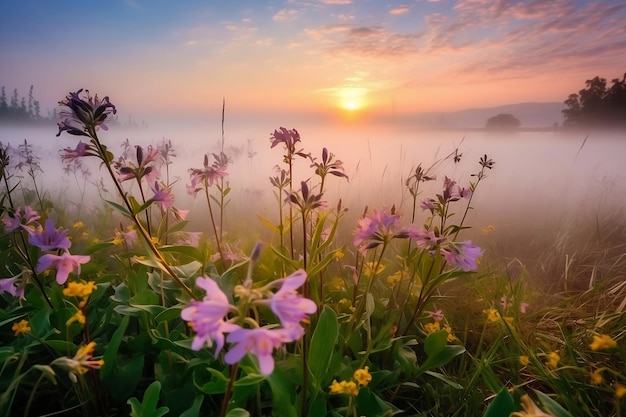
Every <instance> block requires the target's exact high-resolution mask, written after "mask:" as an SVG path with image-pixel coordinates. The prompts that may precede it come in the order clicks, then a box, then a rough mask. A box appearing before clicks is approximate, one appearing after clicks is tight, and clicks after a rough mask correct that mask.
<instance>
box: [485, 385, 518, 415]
mask: <svg viewBox="0 0 626 417" xmlns="http://www.w3.org/2000/svg"><path fill="white" fill-rule="evenodd" d="M514 411H516V408H515V404H514V403H513V397H512V396H511V394H510V393H509V390H507V389H506V387H503V388H502V389H501V390H500V392H498V395H496V397H495V398H494V399H493V401H491V403H490V404H489V407H487V411H486V412H485V415H484V416H483V417H502V416H508V415H510V414H511V413H513V412H514Z"/></svg>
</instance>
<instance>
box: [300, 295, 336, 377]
mask: <svg viewBox="0 0 626 417" xmlns="http://www.w3.org/2000/svg"><path fill="white" fill-rule="evenodd" d="M338 336H339V324H338V322H337V316H336V315H335V312H334V311H333V310H332V309H331V308H330V307H328V306H324V309H323V310H322V314H320V318H319V320H318V322H317V325H316V326H315V331H314V332H313V336H312V337H311V345H310V347H309V356H308V364H309V369H310V370H311V374H312V375H313V383H314V384H316V388H318V389H319V387H320V385H321V384H324V383H325V381H326V380H328V378H329V377H331V376H332V375H328V368H329V366H330V362H331V359H332V356H333V350H334V348H335V344H336V343H337V337H338Z"/></svg>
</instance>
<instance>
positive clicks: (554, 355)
mask: <svg viewBox="0 0 626 417" xmlns="http://www.w3.org/2000/svg"><path fill="white" fill-rule="evenodd" d="M547 357H548V359H547V360H546V362H545V363H546V366H547V367H548V368H552V369H556V368H557V367H558V364H559V361H560V360H561V357H560V356H559V354H558V352H550V353H548V355H547Z"/></svg>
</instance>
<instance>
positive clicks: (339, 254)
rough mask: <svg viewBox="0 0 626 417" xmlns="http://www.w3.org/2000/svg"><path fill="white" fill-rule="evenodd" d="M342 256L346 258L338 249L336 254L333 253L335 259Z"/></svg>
mask: <svg viewBox="0 0 626 417" xmlns="http://www.w3.org/2000/svg"><path fill="white" fill-rule="evenodd" d="M344 256H346V255H345V254H344V253H343V251H342V250H341V249H340V250H338V251H337V252H335V258H336V259H342V258H343V257H344Z"/></svg>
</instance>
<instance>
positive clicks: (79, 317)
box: [65, 310, 87, 326]
mask: <svg viewBox="0 0 626 417" xmlns="http://www.w3.org/2000/svg"><path fill="white" fill-rule="evenodd" d="M75 321H77V322H79V323H80V324H82V325H85V323H86V322H87V319H86V318H85V315H84V314H83V312H82V311H81V310H78V311H76V314H74V315H73V316H72V317H70V318H69V320H68V321H66V322H65V325H66V326H69V325H70V324H72V323H74V322H75Z"/></svg>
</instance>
